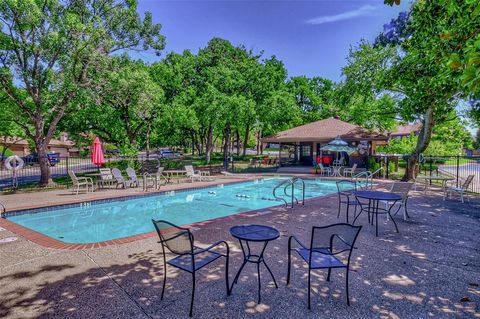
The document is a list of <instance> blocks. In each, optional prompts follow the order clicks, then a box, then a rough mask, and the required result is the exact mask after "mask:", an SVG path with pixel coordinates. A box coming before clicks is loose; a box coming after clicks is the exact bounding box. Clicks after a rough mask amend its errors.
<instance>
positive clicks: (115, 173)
mask: <svg viewBox="0 0 480 319" xmlns="http://www.w3.org/2000/svg"><path fill="white" fill-rule="evenodd" d="M112 175H113V178H114V179H115V181H116V183H117V185H116V188H118V186H121V187H122V188H127V186H130V182H129V181H127V180H126V179H125V178H124V177H123V176H122V172H121V171H120V170H119V169H118V168H116V167H115V168H112Z"/></svg>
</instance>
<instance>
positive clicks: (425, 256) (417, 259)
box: [0, 179, 480, 318]
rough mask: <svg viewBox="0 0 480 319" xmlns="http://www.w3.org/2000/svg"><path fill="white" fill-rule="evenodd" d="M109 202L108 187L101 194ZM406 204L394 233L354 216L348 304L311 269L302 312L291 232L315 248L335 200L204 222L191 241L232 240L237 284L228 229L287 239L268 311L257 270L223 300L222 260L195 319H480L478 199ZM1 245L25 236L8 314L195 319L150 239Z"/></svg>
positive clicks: (4, 310)
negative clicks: (273, 232)
mask: <svg viewBox="0 0 480 319" xmlns="http://www.w3.org/2000/svg"><path fill="white" fill-rule="evenodd" d="M235 181H238V179H235ZM194 185H195V186H196V187H199V186H200V184H198V183H195V184H194ZM185 186H186V187H189V186H190V187H191V186H192V184H185ZM162 190H166V189H162ZM131 191H132V192H134V190H131ZM138 191H140V189H139V190H138ZM106 192H110V191H106ZM113 192H115V191H113ZM116 192H117V193H118V191H116ZM61 193H62V191H54V192H41V193H31V194H15V195H7V196H2V199H1V200H2V201H5V198H7V197H9V196H15V198H14V200H13V199H7V200H11V201H12V202H14V203H13V204H12V202H7V207H8V208H11V207H12V206H13V205H17V207H25V206H27V205H34V204H38V203H39V201H43V202H45V203H49V204H52V201H55V203H57V202H56V201H57V198H60V199H58V203H59V202H61V200H63V201H67V200H65V199H63V198H64V196H67V195H61ZM100 193H102V194H100ZM63 194H66V191H65V190H63ZM108 194H109V193H108ZM108 194H107V193H103V191H102V192H98V194H95V193H94V196H106V195H108ZM17 195H20V196H18V197H17ZM122 195H123V194H122ZM80 196H82V197H80ZM80 196H79V198H78V199H79V200H83V201H85V200H87V199H94V198H93V197H92V196H91V194H88V195H86V196H85V197H83V196H84V195H80ZM10 198H13V197H10ZM37 198H38V201H37ZM68 198H69V199H72V198H76V196H70V195H68ZM15 203H17V204H15ZM9 205H10V206H9ZM409 208H410V209H409V212H410V215H411V219H410V220H408V221H403V220H402V219H401V216H400V215H397V218H396V220H397V223H398V226H399V230H400V233H399V234H397V233H395V231H394V227H393V224H392V223H391V222H387V221H385V218H381V220H382V223H381V225H380V229H379V237H375V230H374V227H373V226H370V225H368V224H367V222H366V218H365V216H362V217H360V218H359V220H358V221H357V224H362V225H364V227H363V229H362V231H361V233H360V236H359V239H358V241H357V244H356V246H357V249H355V250H354V252H353V256H352V265H353V267H352V269H353V270H352V272H351V276H350V295H351V300H352V303H351V306H350V307H349V306H347V305H346V302H345V291H344V275H343V273H344V272H343V271H333V272H332V280H331V282H326V280H325V277H326V271H314V272H313V280H312V287H314V292H313V294H312V310H311V311H309V310H308V309H307V306H306V292H307V282H306V275H307V272H306V267H305V266H306V264H304V263H302V262H301V261H300V260H299V258H296V257H294V258H293V260H294V264H293V265H294V266H293V268H292V269H293V274H292V276H293V277H292V283H291V285H290V287H286V285H285V283H286V270H287V240H288V236H290V235H293V234H295V235H297V236H298V237H299V238H300V239H301V240H303V241H304V242H305V243H308V241H307V238H309V235H310V231H311V226H312V225H326V224H331V223H337V222H339V221H344V219H340V220H339V219H337V199H336V195H333V196H332V195H328V196H325V197H321V198H318V199H315V200H311V201H309V202H307V203H306V204H305V206H295V208H294V209H293V210H290V209H286V208H283V207H275V208H268V209H265V210H264V211H263V212H262V213H261V214H252V215H248V216H240V217H238V218H235V219H222V220H219V221H215V222H213V223H206V224H204V225H199V226H197V227H198V228H197V229H196V230H195V231H194V236H195V239H196V241H197V242H198V244H199V245H200V246H201V245H207V244H209V243H212V242H214V241H218V240H227V242H228V243H229V245H230V248H231V252H232V258H231V261H230V280H232V278H233V276H234V275H235V273H236V271H237V270H238V267H239V266H240V264H241V261H242V254H241V250H240V246H239V244H238V241H236V240H235V239H234V238H233V237H232V236H231V235H230V233H229V228H230V227H231V226H233V225H238V224H244V223H259V224H266V225H270V226H273V227H275V228H277V229H278V230H279V231H280V232H281V236H280V238H279V239H277V240H275V241H273V242H271V243H270V244H269V246H268V247H267V250H266V252H265V259H266V261H267V263H268V264H269V266H270V267H271V268H272V271H273V272H274V274H275V277H276V279H277V282H278V284H279V288H278V289H275V288H274V286H273V282H271V281H270V278H269V276H268V273H267V271H266V269H264V268H262V301H263V303H262V304H257V303H256V298H257V278H256V271H255V268H254V266H253V265H247V266H246V268H245V270H244V272H243V273H242V276H241V277H240V279H239V283H238V284H237V285H235V287H234V289H233V293H232V295H231V296H230V297H227V296H226V292H225V282H224V263H223V262H222V261H217V262H215V263H213V264H211V265H209V266H207V267H205V268H204V269H202V270H201V271H200V272H199V273H198V274H197V290H196V291H197V293H196V296H195V297H196V298H195V307H194V317H196V318H245V317H247V318H248V317H258V318H319V317H320V318H429V317H431V318H480V312H479V306H480V287H479V285H480V237H479V235H478V234H479V231H480V198H478V197H476V198H473V199H472V200H471V202H470V203H465V204H464V205H462V204H461V203H460V202H459V201H458V200H457V199H455V200H447V201H443V200H442V197H441V194H439V193H433V192H429V194H428V195H427V196H425V195H423V193H421V192H413V197H412V199H411V201H410V203H409ZM6 238H18V239H17V240H15V241H12V242H8V243H4V244H0V256H1V259H0V300H1V301H0V317H1V318H186V317H188V307H189V302H190V292H191V276H190V275H189V274H187V273H185V272H180V271H178V270H176V269H174V268H172V267H169V269H168V280H167V289H166V296H165V298H164V300H163V301H160V293H161V285H162V268H163V266H162V259H161V253H160V250H161V249H160V245H159V244H158V243H157V241H158V240H157V238H155V237H152V238H146V239H143V240H137V241H134V242H130V243H124V244H122V245H112V246H107V247H102V248H97V249H84V250H75V251H72V250H59V249H51V248H45V247H42V246H39V245H37V244H35V243H32V242H30V241H28V240H26V239H24V238H22V237H21V236H18V235H16V234H14V233H12V232H9V231H7V230H4V231H0V239H6Z"/></svg>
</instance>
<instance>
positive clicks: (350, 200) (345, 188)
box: [337, 180, 360, 223]
mask: <svg viewBox="0 0 480 319" xmlns="http://www.w3.org/2000/svg"><path fill="white" fill-rule="evenodd" d="M356 189H357V184H356V183H355V182H354V181H349V180H341V181H338V182H337V191H338V192H337V194H338V214H337V218H340V212H341V210H342V204H343V205H347V212H346V215H347V223H348V222H349V221H348V217H349V209H350V206H354V207H355V210H354V213H353V218H355V216H356V215H357V206H359V205H360V203H359V202H358V200H357V199H356V198H355V196H353V194H352V191H355V190H356Z"/></svg>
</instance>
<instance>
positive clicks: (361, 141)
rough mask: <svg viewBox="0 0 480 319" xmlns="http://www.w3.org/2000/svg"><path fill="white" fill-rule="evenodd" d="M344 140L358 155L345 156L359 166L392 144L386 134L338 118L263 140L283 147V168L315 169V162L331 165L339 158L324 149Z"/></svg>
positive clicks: (281, 158)
mask: <svg viewBox="0 0 480 319" xmlns="http://www.w3.org/2000/svg"><path fill="white" fill-rule="evenodd" d="M336 137H340V138H341V139H342V140H344V141H346V142H348V144H349V145H350V146H353V147H356V148H357V149H358V151H357V152H355V153H353V154H350V156H348V155H347V154H342V156H343V157H346V159H347V163H348V164H349V165H350V166H351V165H353V163H357V164H358V165H359V167H361V166H363V165H364V164H365V163H364V162H365V158H366V156H367V155H371V154H374V153H375V148H376V147H377V146H379V145H385V144H387V142H388V136H387V135H386V134H382V133H378V132H375V131H370V130H368V129H366V128H363V127H361V126H358V125H354V124H351V123H347V122H344V121H342V120H340V119H337V118H328V119H324V120H320V121H316V122H312V123H309V124H305V125H301V126H297V127H294V128H291V129H288V130H286V131H282V132H279V133H277V134H275V135H272V136H268V137H265V138H263V139H262V142H264V143H276V144H280V149H279V157H280V163H281V165H306V166H311V165H312V163H313V161H314V160H315V161H318V160H321V161H322V162H323V163H325V164H328V163H330V162H331V161H332V160H333V157H334V156H336V154H335V153H331V152H322V151H321V150H320V148H321V147H322V146H324V145H325V144H327V143H328V142H330V141H331V140H333V139H334V138H336Z"/></svg>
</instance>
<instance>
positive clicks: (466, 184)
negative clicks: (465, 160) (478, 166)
mask: <svg viewBox="0 0 480 319" xmlns="http://www.w3.org/2000/svg"><path fill="white" fill-rule="evenodd" d="M474 178H475V175H468V176H467V179H466V180H465V182H464V183H463V185H462V189H464V190H467V189H468V187H470V184H471V183H472V181H473V179H474Z"/></svg>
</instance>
